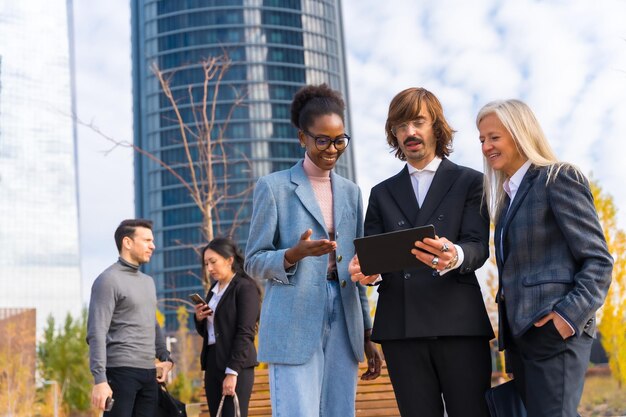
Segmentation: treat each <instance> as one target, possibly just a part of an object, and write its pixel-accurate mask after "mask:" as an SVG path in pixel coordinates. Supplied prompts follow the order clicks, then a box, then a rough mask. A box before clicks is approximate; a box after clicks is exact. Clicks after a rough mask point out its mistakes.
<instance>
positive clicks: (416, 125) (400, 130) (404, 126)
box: [391, 119, 428, 136]
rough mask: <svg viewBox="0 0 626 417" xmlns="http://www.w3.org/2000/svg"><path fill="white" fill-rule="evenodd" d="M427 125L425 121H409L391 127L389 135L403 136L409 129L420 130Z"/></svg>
mask: <svg viewBox="0 0 626 417" xmlns="http://www.w3.org/2000/svg"><path fill="white" fill-rule="evenodd" d="M427 124H428V122H427V121H426V119H417V120H409V121H408V122H404V123H400V124H399V125H394V126H392V127H391V133H393V135H394V136H398V135H404V134H406V133H407V132H408V131H409V128H411V127H412V128H413V129H422V128H423V127H425V126H426V125H427Z"/></svg>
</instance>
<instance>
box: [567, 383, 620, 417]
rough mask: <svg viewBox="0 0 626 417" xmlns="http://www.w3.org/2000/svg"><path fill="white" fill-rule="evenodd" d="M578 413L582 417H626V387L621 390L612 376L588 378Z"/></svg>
mask: <svg viewBox="0 0 626 417" xmlns="http://www.w3.org/2000/svg"><path fill="white" fill-rule="evenodd" d="M578 412H579V413H580V415H581V417H609V416H610V417H614V416H626V386H622V387H621V388H620V387H619V386H618V384H617V381H616V380H615V379H613V378H612V377H611V376H610V375H590V376H587V378H586V380H585V389H584V390H583V396H582V400H581V401H580V406H579V407H578Z"/></svg>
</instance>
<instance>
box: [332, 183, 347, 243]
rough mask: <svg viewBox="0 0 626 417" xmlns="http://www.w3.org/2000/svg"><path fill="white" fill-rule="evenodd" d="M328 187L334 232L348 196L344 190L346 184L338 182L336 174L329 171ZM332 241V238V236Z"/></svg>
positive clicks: (337, 227)
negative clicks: (329, 188) (330, 189)
mask: <svg viewBox="0 0 626 417" xmlns="http://www.w3.org/2000/svg"><path fill="white" fill-rule="evenodd" d="M330 185H331V187H332V188H333V221H334V223H335V224H334V226H335V232H336V231H337V230H339V223H340V222H341V220H342V219H343V213H344V211H345V210H346V208H347V204H346V203H347V201H348V199H347V198H345V197H346V196H347V195H348V190H346V184H345V182H344V181H340V180H339V179H338V177H337V174H335V173H334V172H332V171H331V173H330ZM332 239H333V240H334V236H332Z"/></svg>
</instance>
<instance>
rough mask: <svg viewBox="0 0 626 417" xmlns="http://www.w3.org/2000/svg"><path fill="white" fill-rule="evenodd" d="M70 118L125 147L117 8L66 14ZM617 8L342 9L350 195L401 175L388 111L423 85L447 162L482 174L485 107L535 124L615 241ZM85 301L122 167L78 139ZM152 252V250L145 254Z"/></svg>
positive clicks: (557, 4)
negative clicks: (353, 177)
mask: <svg viewBox="0 0 626 417" xmlns="http://www.w3.org/2000/svg"><path fill="white" fill-rule="evenodd" d="M74 14H75V44H76V72H77V99H78V103H77V105H78V115H79V117H80V118H81V119H82V120H84V121H87V122H92V123H93V124H94V125H96V126H98V127H99V128H100V129H101V130H102V131H104V132H106V134H107V135H109V136H112V137H115V138H117V139H120V140H132V95H131V89H132V87H131V61H130V7H129V2H128V0H109V1H108V2H87V1H75V3H74ZM625 16H626V2H625V1H622V0H600V1H596V2H589V1H587V0H585V1H582V0H572V1H565V0H561V1H558V0H555V1H531V0H510V1H496V0H474V1H472V2H467V1H463V0H422V1H420V2H419V3H417V2H415V1H414V0H394V1H393V2H392V3H389V2H380V1H374V0H344V1H343V17H344V24H345V38H346V46H347V57H346V58H347V62H348V76H349V85H350V91H349V94H350V97H349V99H350V100H349V103H348V104H349V108H350V111H351V115H352V127H351V131H350V132H349V133H350V134H351V136H352V137H353V141H352V142H351V145H350V146H353V147H354V152H355V156H356V164H357V175H358V183H359V185H360V186H361V188H362V190H363V194H364V196H365V197H366V198H367V196H368V195H369V190H370V189H371V187H372V186H373V185H375V184H376V183H378V182H380V181H382V180H384V179H385V178H387V177H389V176H390V175H393V174H395V173H396V172H397V171H399V170H400V169H401V168H402V165H403V164H402V163H401V162H400V161H398V160H396V159H395V158H394V157H393V156H392V155H391V154H389V152H388V148H387V145H386V142H385V137H384V122H385V117H386V112H387V106H388V103H389V101H390V100H391V98H392V97H393V96H394V95H395V94H396V93H397V92H399V91H401V90H403V89H404V88H407V87H412V86H421V87H425V88H427V89H429V90H431V91H432V92H433V93H435V94H436V95H437V96H438V97H439V99H440V100H441V102H442V104H443V107H444V111H445V113H446V117H447V118H448V120H449V122H450V123H451V124H452V126H453V127H454V128H455V129H456V130H457V131H458V133H457V134H456V136H455V141H454V148H455V151H454V153H453V154H452V155H451V159H452V160H453V161H455V162H457V163H460V164H463V165H468V166H471V167H473V168H475V169H478V170H482V155H481V153H480V146H479V142H478V133H477V130H476V128H475V124H474V118H475V116H476V113H477V111H478V109H479V108H480V107H481V106H482V105H483V104H485V103H487V102H488V101H490V100H494V99H502V98H519V99H522V100H524V101H526V102H527V103H528V104H529V105H530V106H531V108H532V109H533V110H534V111H535V113H536V115H537V117H538V119H539V121H540V122H541V124H542V126H543V128H544V131H545V133H546V135H547V137H548V138H549V140H550V142H551V143H552V145H553V147H554V149H555V151H556V153H557V155H558V156H559V158H560V159H562V160H565V161H568V162H571V163H574V164H576V165H578V166H579V167H581V168H582V170H583V171H584V172H586V173H592V175H593V177H594V179H596V180H598V181H599V182H600V184H601V186H602V187H603V188H604V189H605V191H607V192H609V193H610V194H612V195H613V197H614V198H615V200H616V203H617V206H618V207H619V208H620V212H619V224H620V226H621V228H622V229H623V228H626V187H624V174H623V165H624V162H623V161H624V153H625V150H626V140H624V135H626V25H624V18H625ZM78 133H79V135H78V147H79V174H80V215H81V240H82V243H81V255H82V259H83V260H82V268H83V276H84V279H83V281H84V287H83V298H84V299H87V297H88V294H89V289H90V286H91V282H92V281H93V280H94V279H95V277H96V276H97V274H98V273H99V272H100V271H102V270H103V269H104V268H105V267H106V266H108V265H109V264H110V263H111V262H113V260H114V259H115V257H116V256H117V254H116V250H115V246H114V243H113V237H112V234H113V231H114V229H115V227H116V226H117V224H118V223H119V221H120V220H121V219H123V218H127V217H133V215H134V208H133V198H134V197H133V179H132V175H133V172H132V154H131V152H130V151H128V150H125V149H115V150H113V151H111V152H109V153H107V154H106V155H105V153H106V151H107V150H110V145H109V144H108V143H107V142H106V141H104V140H103V139H102V138H100V137H98V136H97V135H96V134H94V133H93V132H91V131H90V130H89V129H86V128H79V132H78ZM157 245H158V242H157Z"/></svg>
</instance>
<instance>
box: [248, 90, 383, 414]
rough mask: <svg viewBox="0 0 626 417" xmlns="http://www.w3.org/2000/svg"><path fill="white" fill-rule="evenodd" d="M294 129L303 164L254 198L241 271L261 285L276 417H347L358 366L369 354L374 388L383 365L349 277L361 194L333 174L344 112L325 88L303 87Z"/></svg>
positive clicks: (270, 179) (363, 300) (272, 177)
mask: <svg viewBox="0 0 626 417" xmlns="http://www.w3.org/2000/svg"><path fill="white" fill-rule="evenodd" d="M291 121H292V123H293V124H294V125H295V126H296V127H297V128H298V138H299V140H300V144H301V146H302V147H303V148H305V149H306V152H305V157H304V159H303V160H300V161H299V162H298V163H296V164H295V165H294V166H293V167H292V168H290V169H288V170H284V171H280V172H275V173H273V174H269V175H266V176H264V177H261V178H260V179H259V181H258V183H257V185H256V188H255V190H254V203H253V210H252V220H251V226H250V235H249V237H248V244H247V248H246V260H245V270H246V272H247V273H248V274H249V275H250V276H252V277H255V278H257V279H261V280H263V281H264V282H265V297H264V300H263V305H262V308H261V321H260V328H259V354H258V358H259V361H261V362H267V363H268V364H269V371H270V391H271V403H272V413H273V416H280V417H293V416H299V417H317V416H325V417H332V416H337V417H345V416H353V415H354V400H355V394H356V378H357V368H358V362H360V361H361V360H363V352H364V351H365V353H366V355H367V357H368V365H369V369H368V371H367V372H366V373H365V374H364V375H363V376H362V378H364V379H373V378H376V377H377V376H378V374H379V373H380V365H381V358H380V354H379V353H378V350H377V349H376V348H375V347H374V344H373V343H372V342H371V341H370V339H369V338H370V334H371V327H372V323H371V319H370V314H369V306H368V301H367V296H366V293H365V288H364V287H363V286H362V285H360V284H355V283H354V282H352V281H351V280H350V274H349V273H348V263H349V261H350V259H352V257H353V256H354V244H353V240H354V239H355V238H356V237H360V236H362V234H363V222H362V215H363V207H362V202H361V192H360V190H359V188H358V187H357V185H356V184H354V183H353V182H351V181H349V180H347V179H345V178H343V177H341V176H339V175H337V174H336V173H334V172H333V171H332V169H333V168H334V167H335V164H336V162H337V160H338V159H339V157H340V156H341V154H342V153H343V152H344V151H345V149H346V147H347V146H348V144H349V142H350V137H349V136H348V135H347V134H346V132H345V128H344V102H343V100H342V98H341V96H340V95H339V93H338V92H336V91H334V90H331V89H330V88H329V87H328V86H326V85H325V84H322V85H320V86H306V87H304V88H302V89H301V90H299V91H298V92H297V93H296V95H295V97H294V100H293V103H292V106H291Z"/></svg>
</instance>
